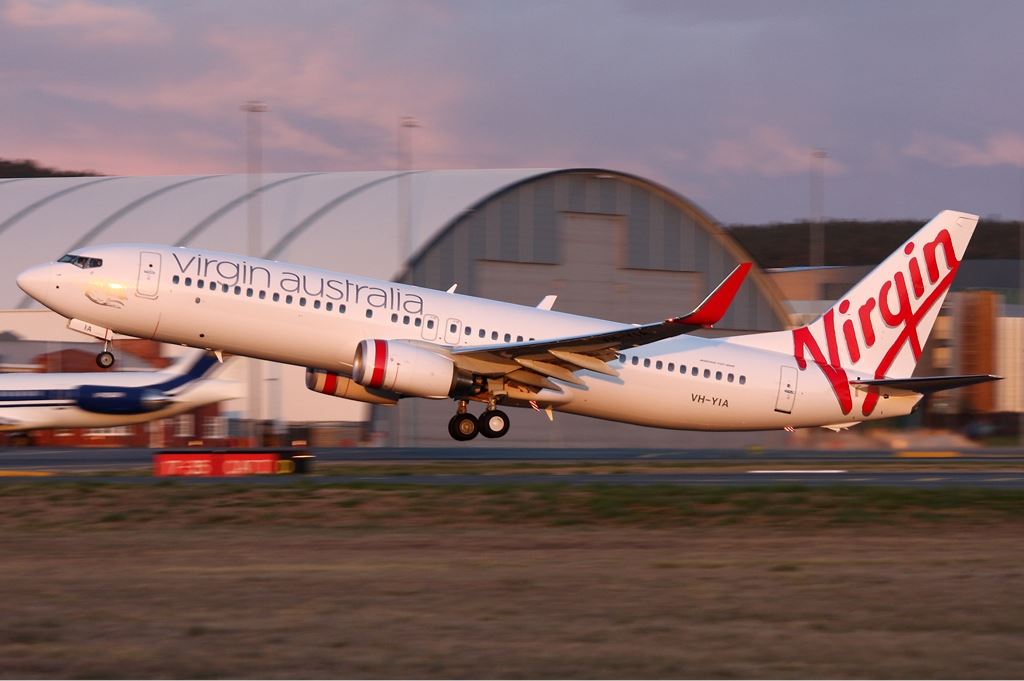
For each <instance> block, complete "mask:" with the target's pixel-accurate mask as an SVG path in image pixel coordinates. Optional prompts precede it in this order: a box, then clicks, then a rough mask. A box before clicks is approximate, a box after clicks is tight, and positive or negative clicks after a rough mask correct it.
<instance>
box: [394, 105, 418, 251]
mask: <svg viewBox="0 0 1024 681" xmlns="http://www.w3.org/2000/svg"><path fill="white" fill-rule="evenodd" d="M418 127H420V124H419V121H417V120H416V119H415V118H413V117H412V116H402V117H401V118H400V119H398V172H400V173H402V175H401V176H400V177H399V178H398V192H399V197H398V203H399V206H398V209H399V220H398V222H399V225H398V229H399V237H398V262H399V266H400V267H402V266H404V265H405V264H406V261H407V260H408V259H409V256H411V255H412V253H411V252H410V251H411V250H412V196H411V194H412V191H411V190H412V187H411V184H410V183H411V181H412V178H411V177H410V176H409V173H410V172H411V171H412V131H413V129H415V128H418Z"/></svg>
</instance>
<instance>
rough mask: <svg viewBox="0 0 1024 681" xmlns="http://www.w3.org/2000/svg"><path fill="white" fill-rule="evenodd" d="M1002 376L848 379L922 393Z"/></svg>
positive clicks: (870, 384) (853, 382) (856, 382)
mask: <svg viewBox="0 0 1024 681" xmlns="http://www.w3.org/2000/svg"><path fill="white" fill-rule="evenodd" d="M1001 380H1003V377H1002V376H993V375H991V374H973V375H970V376H923V377H921V378H876V379H872V380H865V381H850V383H851V384H853V385H862V386H876V387H879V388H892V389H893V390H909V391H910V392H914V393H921V394H922V395H929V394H931V393H937V392H939V391H941V390H952V389H953V388H963V387H965V386H968V385H975V384H977V383H988V382H989V381H1001Z"/></svg>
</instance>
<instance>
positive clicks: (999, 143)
mask: <svg viewBox="0 0 1024 681" xmlns="http://www.w3.org/2000/svg"><path fill="white" fill-rule="evenodd" d="M903 153H904V154H905V155H907V156H910V157H913V158H919V159H923V160H925V161H931V162H932V163H937V164H939V165H943V166H950V167H953V168H964V167H987V166H998V165H1011V166H1021V165H1024V135H1021V134H1020V133H1016V132H1009V131H1004V132H999V133H995V134H992V135H989V136H988V137H987V138H986V139H984V140H983V141H981V142H980V143H978V144H972V143H970V142H963V141H960V140H956V139H952V138H949V137H943V136H941V135H926V134H920V133H918V134H915V135H914V137H913V138H912V139H911V142H910V144H908V145H907V146H906V147H904V149H903Z"/></svg>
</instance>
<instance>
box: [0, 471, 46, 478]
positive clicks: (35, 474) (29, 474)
mask: <svg viewBox="0 0 1024 681" xmlns="http://www.w3.org/2000/svg"><path fill="white" fill-rule="evenodd" d="M48 475H53V473H51V472H50V471H9V470H8V471H5V470H0V478H45V477H47V476H48Z"/></svg>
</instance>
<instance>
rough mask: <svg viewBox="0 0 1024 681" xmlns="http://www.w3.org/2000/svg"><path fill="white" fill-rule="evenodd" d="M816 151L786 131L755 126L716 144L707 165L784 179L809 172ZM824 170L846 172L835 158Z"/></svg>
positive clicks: (708, 156)
mask: <svg viewBox="0 0 1024 681" xmlns="http://www.w3.org/2000/svg"><path fill="white" fill-rule="evenodd" d="M812 151H813V147H812V146H811V145H809V144H801V143H799V142H797V141H795V140H794V139H793V138H792V137H790V136H789V134H788V133H787V132H785V131H784V130H779V129H778V128H769V127H755V128H752V129H750V130H748V131H747V132H746V133H745V134H744V135H742V136H740V137H733V138H729V139H721V140H718V141H716V142H714V143H713V144H712V145H711V150H710V151H709V152H708V155H707V161H706V163H707V168H708V169H709V170H710V171H712V172H719V173H753V174H755V175H763V176H766V177H782V176H785V175H799V174H801V173H807V172H808V171H809V170H810V167H811V152H812ZM824 168H825V172H826V173H827V174H829V175H835V174H838V173H841V172H842V171H843V170H844V167H843V165H842V164H840V163H839V162H838V161H836V160H835V159H833V158H826V159H825V164H824Z"/></svg>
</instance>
